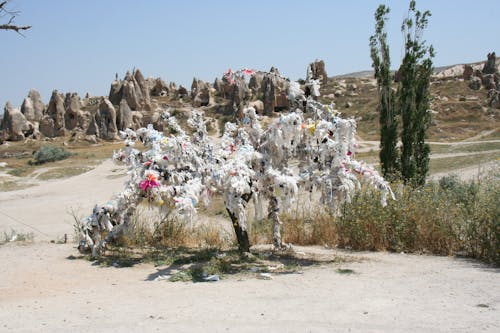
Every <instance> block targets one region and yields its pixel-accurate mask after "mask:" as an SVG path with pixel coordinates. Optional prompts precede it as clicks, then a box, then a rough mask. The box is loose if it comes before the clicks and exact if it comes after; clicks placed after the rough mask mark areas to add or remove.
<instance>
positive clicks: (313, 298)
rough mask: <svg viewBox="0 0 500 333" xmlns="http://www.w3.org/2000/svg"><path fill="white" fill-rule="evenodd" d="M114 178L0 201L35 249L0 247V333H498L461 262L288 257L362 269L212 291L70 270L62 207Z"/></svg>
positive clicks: (469, 268)
mask: <svg viewBox="0 0 500 333" xmlns="http://www.w3.org/2000/svg"><path fill="white" fill-rule="evenodd" d="M115 168H116V167H115V166H113V165H112V164H111V163H110V162H105V163H103V164H101V165H100V166H98V167H97V168H96V169H95V170H93V171H90V172H87V173H85V174H82V175H79V176H75V177H72V178H69V179H64V180H55V181H50V182H44V183H43V184H40V185H39V186H37V187H33V188H30V189H26V190H20V191H13V192H4V193H0V212H2V213H3V214H4V215H1V216H0V232H1V231H3V230H9V228H10V227H12V228H14V229H16V230H18V231H24V232H26V231H33V232H34V233H35V242H34V243H33V244H29V245H21V244H19V243H17V242H13V243H8V244H5V245H2V246H0V263H1V264H0V332H68V331H69V332H73V333H76V332H130V331H143V332H153V331H160V332H263V331H266V332H408V331H411V332H499V331H500V282H499V281H500V275H499V273H500V269H495V268H490V267H487V266H485V265H482V264H480V263H478V262H475V261H469V260H465V259H456V258H450V257H432V256H417V255H406V254H388V253H354V254H350V253H346V252H340V251H334V250H326V249H322V248H319V247H308V248H296V250H297V251H302V252H304V253H308V252H314V253H322V254H324V255H331V256H334V255H339V256H346V255H350V256H354V257H356V258H358V259H360V260H357V261H355V262H350V263H344V264H342V265H341V266H339V264H323V265H316V266H313V267H309V268H304V269H303V270H302V271H300V272H299V273H293V274H274V275H273V276H272V280H260V279H257V277H256V275H255V274H252V273H249V274H246V275H239V276H227V277H225V279H223V280H221V281H218V282H212V283H186V282H177V283H173V282H167V281H165V280H163V281H157V280H155V277H156V276H158V275H159V274H161V273H162V271H163V270H165V269H167V267H154V266H152V265H146V264H143V265H138V266H134V267H129V268H115V267H99V266H94V265H93V264H92V263H91V262H89V261H86V260H83V259H77V260H71V259H70V258H72V257H70V256H71V255H77V251H76V250H75V248H74V246H75V245H72V244H53V243H49V240H50V239H58V238H60V237H61V236H62V235H63V234H64V233H68V234H72V230H73V227H72V221H71V217H70V216H69V215H68V214H67V211H68V209H69V208H72V207H73V208H79V210H78V211H79V212H81V213H82V214H88V213H89V212H90V211H91V209H92V206H93V205H94V204H95V203H96V202H98V203H103V202H106V200H108V199H109V198H110V197H111V195H112V194H113V193H115V192H117V191H119V190H120V189H121V188H122V183H123V181H124V180H125V177H124V176H119V175H120V173H122V171H118V172H117V171H116V170H115V171H113V170H114V169H115ZM117 175H118V176H117ZM5 214H6V215H5ZM6 216H11V217H13V218H14V219H11V218H9V217H6ZM33 228H36V230H38V231H39V232H38V231H34V230H33ZM339 268H342V269H343V270H339ZM346 272H347V273H348V274H345V273H346Z"/></svg>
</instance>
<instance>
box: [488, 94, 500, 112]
mask: <svg viewBox="0 0 500 333" xmlns="http://www.w3.org/2000/svg"><path fill="white" fill-rule="evenodd" d="M488 105H489V106H490V107H492V108H494V109H500V91H499V90H496V89H491V90H490V91H488Z"/></svg>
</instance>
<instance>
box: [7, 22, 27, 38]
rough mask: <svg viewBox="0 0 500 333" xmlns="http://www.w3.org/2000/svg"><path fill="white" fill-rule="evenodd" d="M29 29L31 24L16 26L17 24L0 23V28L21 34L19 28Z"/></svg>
mask: <svg viewBox="0 0 500 333" xmlns="http://www.w3.org/2000/svg"><path fill="white" fill-rule="evenodd" d="M28 29H31V25H25V26H17V25H12V24H0V30H14V31H15V32H17V33H18V34H20V35H21V36H24V35H23V34H22V33H21V31H20V30H28Z"/></svg>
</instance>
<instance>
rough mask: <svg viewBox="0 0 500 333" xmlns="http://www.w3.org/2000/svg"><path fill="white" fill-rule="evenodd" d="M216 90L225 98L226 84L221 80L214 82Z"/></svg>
mask: <svg viewBox="0 0 500 333" xmlns="http://www.w3.org/2000/svg"><path fill="white" fill-rule="evenodd" d="M214 89H215V91H216V92H217V94H218V95H219V96H221V97H224V96H223V94H224V82H222V80H221V79H219V78H216V79H215V81H214Z"/></svg>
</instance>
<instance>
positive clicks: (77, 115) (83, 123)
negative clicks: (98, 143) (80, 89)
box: [64, 93, 89, 130]
mask: <svg viewBox="0 0 500 333" xmlns="http://www.w3.org/2000/svg"><path fill="white" fill-rule="evenodd" d="M64 106H65V114H64V123H65V126H66V129H67V130H74V129H80V130H83V129H85V128H87V126H88V118H89V115H88V114H86V113H84V112H83V111H82V110H81V108H82V103H81V101H80V96H78V94H77V93H67V94H66V98H65V100H64Z"/></svg>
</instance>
